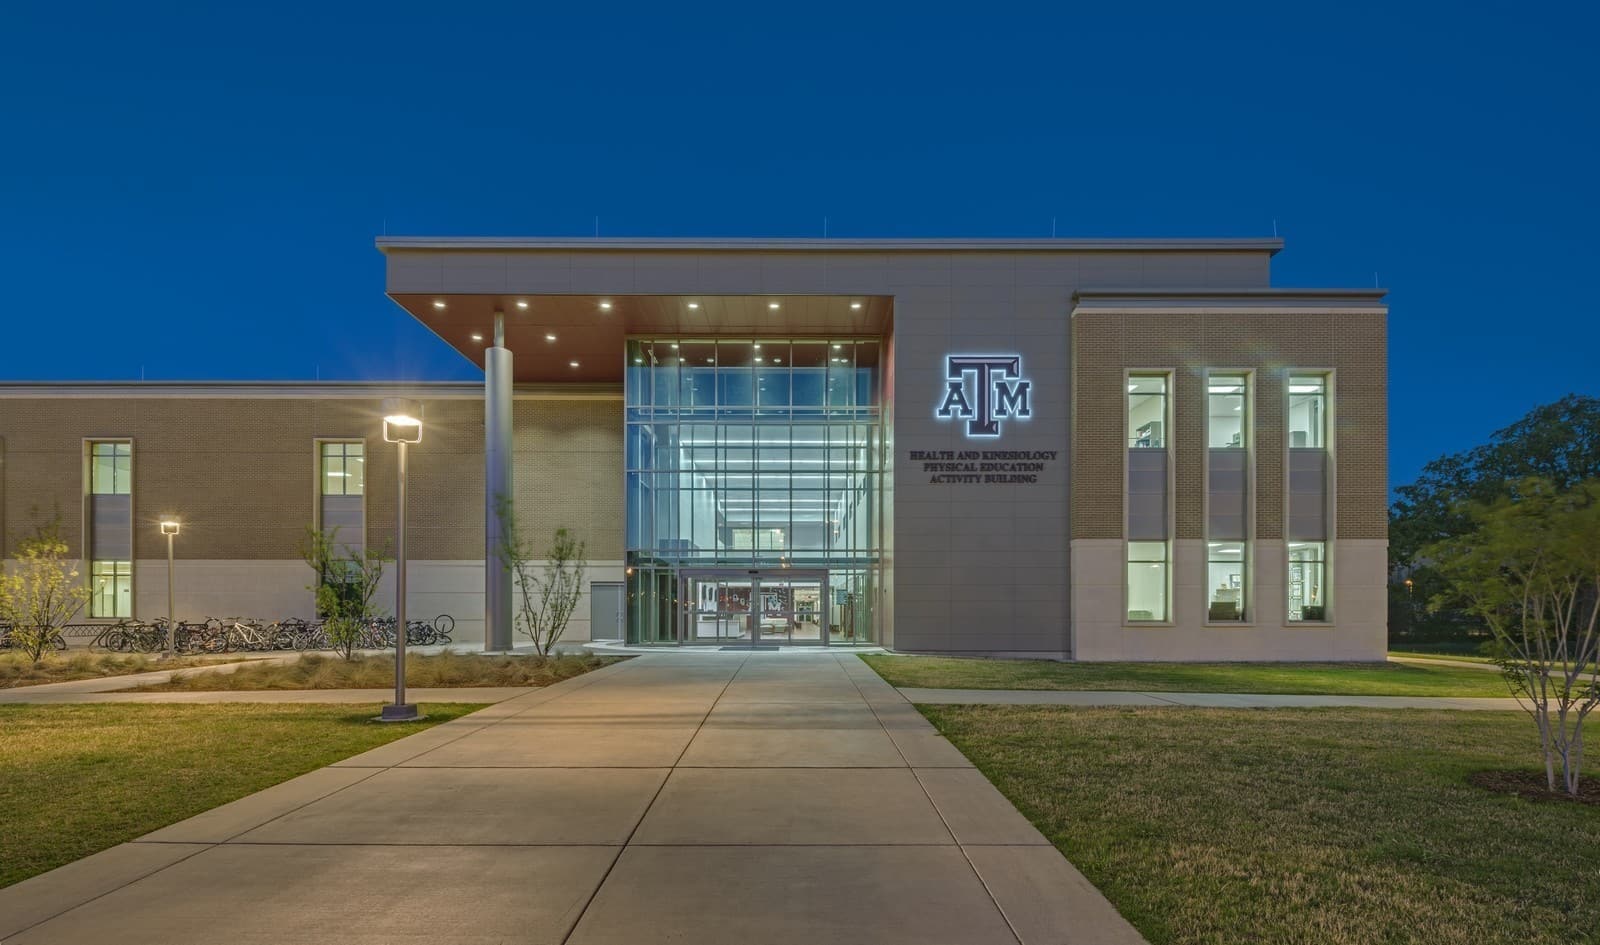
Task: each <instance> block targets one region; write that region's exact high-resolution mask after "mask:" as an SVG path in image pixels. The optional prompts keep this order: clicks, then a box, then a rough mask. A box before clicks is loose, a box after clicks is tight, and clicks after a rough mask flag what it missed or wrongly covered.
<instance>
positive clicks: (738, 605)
mask: <svg viewBox="0 0 1600 945" xmlns="http://www.w3.org/2000/svg"><path fill="white" fill-rule="evenodd" d="M683 583H684V596H683V600H684V601H685V604H686V608H685V609H686V613H685V615H684V616H685V619H686V620H687V623H688V626H686V627H685V628H684V633H683V635H682V637H681V639H682V640H683V642H685V643H738V642H739V641H741V640H742V641H744V642H746V643H750V642H753V640H754V639H755V637H754V632H755V631H754V622H753V620H752V615H751V611H750V602H751V600H752V597H751V595H752V593H753V592H754V590H755V581H753V580H751V579H750V578H742V579H741V578H725V577H720V576H715V575H712V576H705V577H687V576H686V577H685V578H684V579H683Z"/></svg>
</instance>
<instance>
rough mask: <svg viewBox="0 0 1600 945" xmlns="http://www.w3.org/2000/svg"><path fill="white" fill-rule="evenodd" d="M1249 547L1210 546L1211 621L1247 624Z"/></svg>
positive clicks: (1208, 613)
mask: <svg viewBox="0 0 1600 945" xmlns="http://www.w3.org/2000/svg"><path fill="white" fill-rule="evenodd" d="M1246 564H1247V562H1246V560H1245V544H1244V542H1242V541H1208V542H1206V582H1207V584H1208V590H1207V592H1206V593H1207V594H1208V598H1207V602H1206V608H1207V609H1206V618H1207V619H1208V620H1211V621H1223V620H1243V619H1244V612H1245V601H1246V599H1247V598H1246V596H1245V594H1246V583H1245V580H1246Z"/></svg>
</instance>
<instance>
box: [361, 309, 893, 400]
mask: <svg viewBox="0 0 1600 945" xmlns="http://www.w3.org/2000/svg"><path fill="white" fill-rule="evenodd" d="M389 297H390V298H391V299H393V300H394V301H395V302H396V303H397V304H398V305H399V306H400V307H401V308H403V309H405V310H406V311H407V312H409V313H411V315H412V316H414V317H415V318H416V319H417V320H418V321H420V322H422V323H423V324H424V325H427V326H428V327H429V328H430V329H432V330H433V332H434V333H435V334H437V335H438V336H439V337H440V338H443V339H444V340H445V341H447V342H449V343H450V345H451V346H452V347H454V348H455V349H456V350H457V351H460V352H461V353H462V354H464V355H466V356H467V357H468V358H470V359H471V360H472V362H473V363H474V364H477V365H478V366H479V367H482V366H483V359H484V355H483V352H484V350H485V349H486V348H487V347H488V346H489V345H491V344H493V343H494V313H495V312H496V311H500V312H503V313H504V314H505V333H506V338H505V343H506V347H507V348H509V349H511V353H512V355H513V357H514V360H515V375H516V376H515V380H516V382H517V383H551V382H562V381H574V382H587V383H621V382H622V366H623V359H624V354H625V352H624V341H625V339H626V338H627V337H628V336H629V335H651V334H661V335H670V336H674V337H692V336H694V335H705V336H708V337H711V336H725V335H736V336H737V335H744V336H750V337H755V338H761V337H774V336H780V335H782V336H789V337H860V336H881V335H886V334H888V332H889V326H890V323H891V321H892V318H893V301H892V300H891V299H890V298H888V297H884V296H865V295H838V296H835V295H826V296H824V295H707V296H699V295H482V294H470V293H468V294H463V293H426V294H424V293H390V294H389ZM551 336H554V340H551ZM574 361H575V362H577V366H576V367H574V366H573V362H574Z"/></svg>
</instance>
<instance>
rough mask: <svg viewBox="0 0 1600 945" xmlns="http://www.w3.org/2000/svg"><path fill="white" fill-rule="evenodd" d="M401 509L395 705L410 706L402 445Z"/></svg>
mask: <svg viewBox="0 0 1600 945" xmlns="http://www.w3.org/2000/svg"><path fill="white" fill-rule="evenodd" d="M399 445H400V470H399V471H400V508H399V510H398V511H397V512H396V513H395V514H396V516H397V521H396V524H395V529H394V532H395V536H394V544H395V549H394V563H395V568H394V704H395V705H397V706H402V705H405V704H406V444H405V442H404V441H403V440H402V441H401V442H400V444H399Z"/></svg>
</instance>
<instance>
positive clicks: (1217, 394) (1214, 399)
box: [1206, 374, 1248, 450]
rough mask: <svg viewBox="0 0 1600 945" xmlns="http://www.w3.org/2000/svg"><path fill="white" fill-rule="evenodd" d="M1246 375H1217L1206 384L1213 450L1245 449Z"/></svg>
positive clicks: (1207, 409) (1207, 425)
mask: <svg viewBox="0 0 1600 945" xmlns="http://www.w3.org/2000/svg"><path fill="white" fill-rule="evenodd" d="M1245 383H1246V380H1245V376H1244V375H1243V374H1213V375H1211V379H1210V381H1209V382H1208V383H1207V385H1206V438H1207V440H1208V442H1209V444H1210V446H1211V448H1212V449H1214V450H1215V449H1244V448H1245V445H1246V444H1245V430H1246V429H1248V427H1247V423H1246V418H1245V411H1246V409H1247V406H1248V405H1247V404H1246V398H1245Z"/></svg>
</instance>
